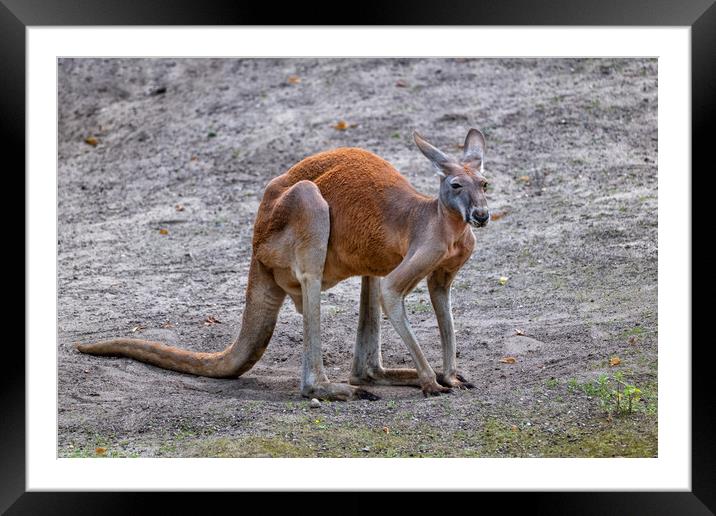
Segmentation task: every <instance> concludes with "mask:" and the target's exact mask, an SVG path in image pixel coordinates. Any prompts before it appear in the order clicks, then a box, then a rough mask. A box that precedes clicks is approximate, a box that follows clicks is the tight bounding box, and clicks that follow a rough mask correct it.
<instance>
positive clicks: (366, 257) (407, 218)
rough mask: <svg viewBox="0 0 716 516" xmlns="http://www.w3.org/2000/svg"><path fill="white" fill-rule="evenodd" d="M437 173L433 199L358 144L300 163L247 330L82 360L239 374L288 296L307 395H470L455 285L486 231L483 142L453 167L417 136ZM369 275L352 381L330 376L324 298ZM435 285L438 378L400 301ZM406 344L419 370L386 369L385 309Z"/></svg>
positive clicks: (257, 269) (263, 242) (131, 344)
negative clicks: (221, 340) (212, 343)
mask: <svg viewBox="0 0 716 516" xmlns="http://www.w3.org/2000/svg"><path fill="white" fill-rule="evenodd" d="M413 137H414V139H415V143H416V144H417V146H418V148H419V149H420V151H421V152H422V153H423V154H424V155H425V157H427V158H428V160H430V162H431V163H432V165H433V166H434V168H435V170H436V172H437V174H438V176H440V193H439V195H438V197H437V198H431V197H427V196H425V195H422V194H420V193H418V192H417V191H416V190H415V189H414V188H413V187H412V186H411V185H410V183H409V182H408V180H407V179H405V177H403V176H402V175H401V174H400V173H399V172H398V171H397V170H396V169H395V168H394V167H393V166H392V165H391V164H390V163H388V162H387V161H386V160H384V159H382V158H380V157H378V156H376V155H375V154H373V153H371V152H368V151H366V150H363V149H358V148H338V149H334V150H330V151H326V152H321V153H318V154H315V155H313V156H309V157H308V158H306V159H304V160H302V161H300V162H299V163H297V164H295V165H294V166H293V167H291V168H290V169H289V170H288V171H287V172H286V173H284V174H282V175H280V176H278V177H276V178H275V179H273V180H272V181H271V182H270V183H269V184H268V186H267V187H266V190H265V192H264V195H263V199H262V200H261V204H260V205H259V209H258V214H257V216H256V221H255V223H254V235H253V252H252V256H251V265H250V269H249V279H248V286H247V288H246V304H245V307H244V314H243V321H242V326H241V330H240V332H239V334H238V336H237V337H236V338H235V340H234V341H233V343H232V344H230V345H229V346H228V347H227V348H226V349H224V350H223V351H219V352H215V353H196V352H190V351H186V350H183V349H179V348H175V347H170V346H167V345H164V344H161V343H158V342H151V341H146V340H140V339H113V340H108V341H103V342H97V343H93V344H78V345H77V348H78V349H79V351H81V352H83V353H90V354H93V355H115V356H124V357H130V358H134V359H136V360H140V361H142V362H146V363H149V364H153V365H156V366H159V367H162V368H165V369H172V370H174V371H180V372H183V373H190V374H194V375H199V376H210V377H216V378H235V377H238V376H241V375H242V374H244V373H245V372H246V371H248V370H249V369H251V367H253V365H254V364H255V363H256V362H257V361H258V360H259V359H260V358H261V356H262V355H263V353H264V351H265V350H266V347H267V346H268V343H269V340H270V339H271V335H272V333H273V330H274V327H275V325H276V319H277V317H278V313H279V309H280V308H281V304H282V303H283V301H284V299H285V297H286V295H288V296H290V297H291V299H292V300H293V303H294V304H295V307H296V310H297V311H298V312H299V313H301V314H303V343H304V344H303V346H304V354H303V373H302V375H301V394H302V395H303V396H306V397H311V398H314V397H315V398H319V399H324V400H353V399H378V397H377V396H375V395H374V394H372V393H370V392H368V391H366V390H364V389H362V388H357V387H354V386H353V385H413V386H417V387H420V388H421V389H422V391H423V393H424V395H425V396H428V395H437V394H440V393H446V392H450V391H451V388H471V387H472V384H470V383H468V382H467V381H466V380H465V378H463V377H462V376H461V375H460V374H459V373H458V371H457V366H456V363H455V356H456V352H455V333H454V330H453V320H452V310H451V306H450V284H451V283H452V281H453V278H454V277H455V275H456V274H457V272H458V270H459V269H460V268H461V267H462V266H463V265H464V263H465V262H466V261H467V259H468V258H469V257H470V255H471V253H472V251H473V248H474V246H475V236H474V234H473V232H472V229H471V227H475V228H480V227H483V226H485V225H486V224H487V222H488V219H489V214H488V210H487V202H486V199H485V187H486V185H487V183H486V180H485V178H484V176H483V154H484V149H485V138H484V136H483V135H482V133H481V132H480V131H478V130H477V129H470V131H469V132H468V134H467V138H466V139H465V146H464V151H463V154H462V157H461V158H460V159H455V158H453V157H450V156H448V155H447V154H445V153H444V152H442V151H441V150H439V149H437V148H436V147H434V146H433V145H431V144H430V143H428V142H427V141H426V140H425V139H424V138H422V137H421V136H420V135H419V134H417V133H413ZM351 276H362V280H361V295H360V311H359V313H360V315H359V321H358V335H357V338H356V342H355V348H354V359H353V365H352V369H351V375H350V381H349V383H350V384H351V385H349V384H345V383H333V382H331V381H330V380H329V379H328V377H327V376H326V373H325V370H324V368H323V358H322V352H321V327H320V325H321V308H320V296H321V291H322V290H325V289H328V288H331V287H333V286H334V285H336V284H337V283H338V282H340V281H342V280H344V279H346V278H349V277H351ZM423 278H427V283H428V290H429V292H430V300H431V302H432V305H433V307H434V309H435V315H436V317H437V321H438V326H439V329H440V339H441V343H442V355H443V370H442V373H441V374H437V375H436V374H435V372H434V371H433V369H432V368H431V367H430V364H428V361H427V360H426V358H425V355H424V354H423V351H422V350H421V349H420V346H419V344H418V342H417V340H416V338H415V334H414V333H413V331H412V329H411V327H410V323H409V322H408V318H407V317H406V313H405V306H404V300H405V296H407V295H408V294H409V293H410V292H411V291H412V290H413V289H414V288H415V286H416V285H417V284H418V282H420V281H421V280H422V279H423ZM381 307H382V308H383V312H384V313H385V314H386V316H387V317H388V319H389V320H390V322H391V323H392V326H393V327H394V328H395V330H396V331H397V332H398V334H399V335H400V337H401V338H402V340H403V341H404V342H405V344H406V345H407V347H408V350H409V351H410V355H411V357H412V359H413V362H414V363H415V369H392V368H386V367H383V364H382V361H381V350H380V309H381Z"/></svg>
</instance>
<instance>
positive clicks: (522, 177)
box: [517, 176, 530, 183]
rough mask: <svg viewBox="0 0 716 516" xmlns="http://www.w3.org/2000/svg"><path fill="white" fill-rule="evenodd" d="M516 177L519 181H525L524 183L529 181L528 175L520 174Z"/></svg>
mask: <svg viewBox="0 0 716 516" xmlns="http://www.w3.org/2000/svg"><path fill="white" fill-rule="evenodd" d="M517 179H519V180H520V181H523V182H525V183H529V181H530V176H520V177H518V178H517Z"/></svg>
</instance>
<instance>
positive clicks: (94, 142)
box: [85, 136, 99, 147]
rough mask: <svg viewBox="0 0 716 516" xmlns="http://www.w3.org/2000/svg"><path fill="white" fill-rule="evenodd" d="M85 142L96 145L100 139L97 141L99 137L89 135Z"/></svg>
mask: <svg viewBox="0 0 716 516" xmlns="http://www.w3.org/2000/svg"><path fill="white" fill-rule="evenodd" d="M85 143H86V144H87V145H91V146H92V147H96V146H97V144H98V143H99V141H97V138H95V137H94V136H88V137H87V138H85Z"/></svg>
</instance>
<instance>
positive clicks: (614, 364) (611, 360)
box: [609, 357, 622, 367]
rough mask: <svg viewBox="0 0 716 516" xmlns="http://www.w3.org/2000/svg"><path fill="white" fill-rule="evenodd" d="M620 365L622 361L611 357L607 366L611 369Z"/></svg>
mask: <svg viewBox="0 0 716 516" xmlns="http://www.w3.org/2000/svg"><path fill="white" fill-rule="evenodd" d="M621 363H622V360H621V358H619V357H612V358H610V359H609V365H610V366H611V367H614V366H618V365H619V364H621Z"/></svg>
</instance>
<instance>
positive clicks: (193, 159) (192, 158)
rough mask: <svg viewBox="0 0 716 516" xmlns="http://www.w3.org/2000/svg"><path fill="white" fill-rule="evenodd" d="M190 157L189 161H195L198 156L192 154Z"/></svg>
mask: <svg viewBox="0 0 716 516" xmlns="http://www.w3.org/2000/svg"><path fill="white" fill-rule="evenodd" d="M190 159H191V161H196V160H198V159H199V158H198V157H196V156H192V157H191V158H190Z"/></svg>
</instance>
